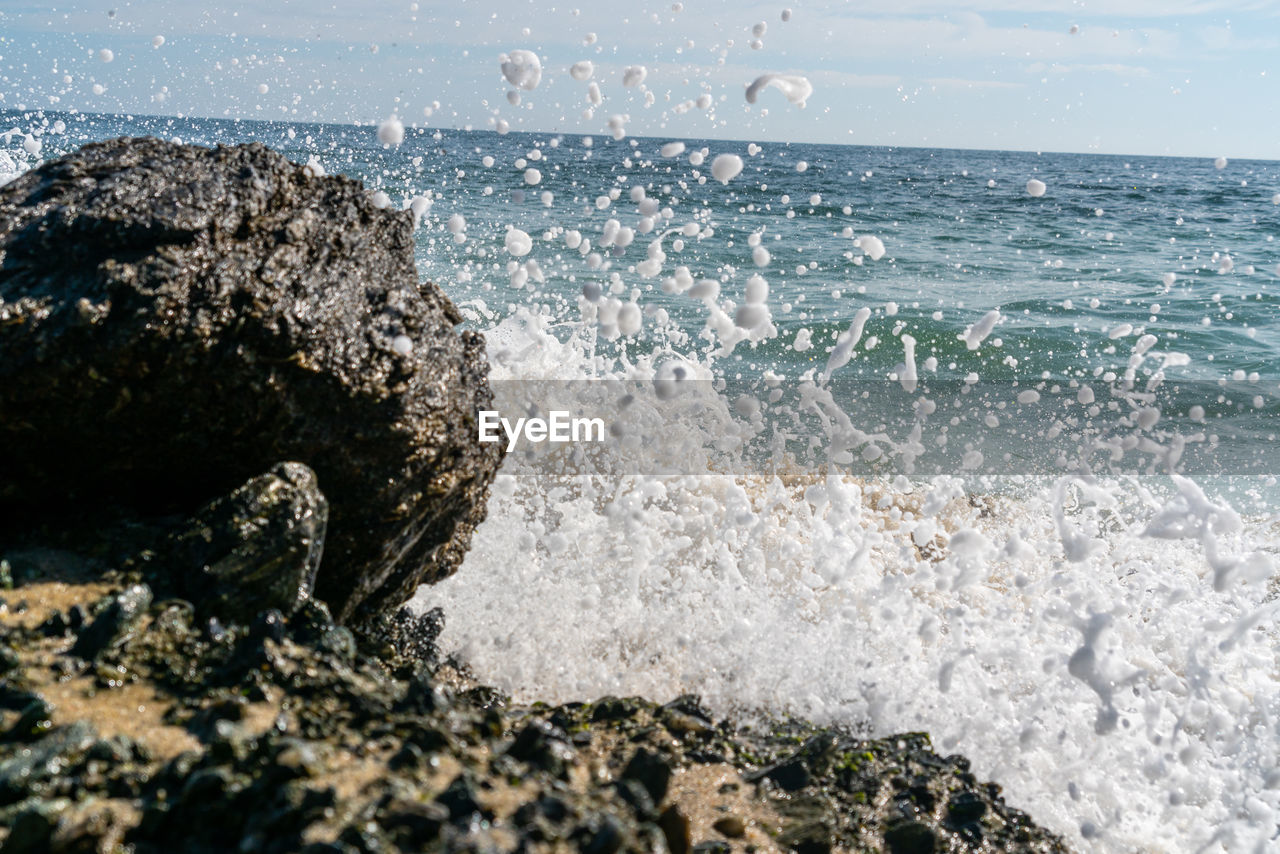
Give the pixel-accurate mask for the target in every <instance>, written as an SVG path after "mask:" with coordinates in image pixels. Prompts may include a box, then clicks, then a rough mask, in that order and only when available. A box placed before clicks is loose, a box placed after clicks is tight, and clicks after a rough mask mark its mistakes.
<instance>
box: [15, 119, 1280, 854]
mask: <svg viewBox="0 0 1280 854" xmlns="http://www.w3.org/2000/svg"><path fill="white" fill-rule="evenodd" d="M11 128H12V129H13V132H11V133H8V134H5V133H4V131H5V130H8V129H11ZM119 135H154V136H159V137H163V138H166V139H168V138H177V139H181V140H182V141H184V142H189V143H197V144H201V145H214V144H233V143H243V142H251V141H260V142H264V143H266V144H267V145H270V146H272V147H273V148H276V149H278V150H280V151H282V152H284V153H285V154H286V155H287V156H289V157H290V158H291V159H293V160H295V161H297V162H299V163H308V162H311V163H312V164H313V165H312V168H313V169H315V170H317V171H320V170H322V171H324V172H325V173H329V174H334V173H341V174H344V175H348V176H351V177H354V178H358V179H360V180H362V181H364V182H365V184H366V186H367V187H368V188H369V190H370V192H374V193H382V194H384V196H383V197H379V198H378V202H379V204H383V205H385V206H386V207H389V208H394V209H401V208H408V209H409V210H410V211H411V212H412V213H413V215H414V216H415V218H416V219H417V226H416V232H415V233H416V235H417V260H418V264H419V269H420V272H421V275H422V276H423V278H424V279H429V280H431V281H433V282H435V283H437V284H438V285H439V286H440V287H441V288H443V289H444V291H445V292H446V293H447V294H449V296H450V297H452V298H453V300H454V301H455V302H456V303H457V305H458V306H459V308H460V310H461V312H462V314H463V316H464V317H465V318H466V323H467V325H469V326H471V327H472V328H475V329H478V330H480V331H482V332H483V333H484V334H485V335H486V337H487V340H488V343H489V351H490V361H491V366H492V367H491V370H492V381H493V384H494V387H495V390H496V394H497V398H498V400H499V402H500V404H501V406H502V408H503V409H504V410H505V409H512V410H513V411H514V410H515V409H521V412H520V414H528V413H530V412H537V411H541V412H546V411H548V410H549V409H552V408H554V407H555V406H556V405H558V404H556V403H554V401H561V402H562V403H563V405H564V406H565V407H566V408H568V409H574V408H575V407H576V408H587V409H592V411H593V412H597V413H599V414H601V415H602V416H603V418H604V420H605V421H607V422H608V423H609V426H610V437H611V438H610V442H609V443H606V445H604V446H602V447H599V448H593V449H586V450H584V449H581V448H579V449H573V448H569V449H561V451H558V452H556V453H547V452H545V451H546V449H540V452H539V453H533V452H532V451H529V452H526V451H525V450H521V451H519V452H513V453H512V454H511V455H509V457H508V460H507V463H506V464H505V465H504V469H503V473H502V474H501V475H500V476H499V478H498V481H497V482H496V484H495V487H494V490H493V496H492V498H491V501H490V506H489V520H488V521H487V522H486V523H485V525H484V526H483V527H482V528H481V529H480V530H479V532H478V534H477V536H476V538H475V542H474V544H473V547H472V550H471V552H470V553H469V555H468V557H467V559H466V561H465V563H464V565H463V567H462V569H461V571H460V572H459V573H458V574H457V575H456V576H455V577H454V578H451V579H449V580H448V581H446V582H443V583H441V584H438V585H436V586H434V587H431V588H425V589H423V590H422V591H420V593H419V595H418V598H417V600H415V601H416V603H417V604H418V605H421V606H422V607H432V606H434V605H441V606H443V607H444V609H445V611H446V614H447V620H448V624H447V629H446V631H445V634H444V636H443V643H444V644H445V646H446V648H447V650H448V651H449V652H450V653H452V654H454V655H456V656H457V657H458V658H459V659H461V660H462V661H464V662H465V663H467V664H468V665H470V666H471V667H472V668H473V669H474V671H475V672H476V673H477V674H479V675H481V676H482V677H483V678H484V679H485V680H487V681H489V682H491V683H493V684H496V685H497V686H499V687H501V688H503V689H504V690H507V691H509V692H511V693H512V694H513V695H515V696H516V697H518V698H521V699H525V700H533V699H540V700H545V701H548V702H563V701H570V700H581V699H588V698H593V697H598V696H601V695H604V694H619V695H629V694H644V695H646V696H650V697H652V698H654V699H657V700H660V701H665V700H669V699H671V698H673V697H675V696H677V695H679V694H684V693H697V694H700V695H702V696H703V697H704V699H705V700H706V701H707V702H708V703H709V704H710V705H711V706H712V707H713V708H714V709H716V710H717V711H720V712H726V713H727V712H729V711H735V712H737V713H746V714H750V713H753V712H760V713H766V714H797V715H803V716H806V717H809V718H813V719H816V720H819V721H824V722H830V723H834V724H840V725H843V726H850V727H855V728H861V729H865V730H867V731H870V732H874V733H876V734H879V735H883V734H889V733H894V732H905V731H909V730H925V731H928V732H929V733H930V734H931V735H932V737H933V739H934V744H935V747H936V748H937V749H938V750H939V752H942V753H950V752H958V753H963V754H965V755H966V756H968V757H969V758H970V759H971V760H972V762H973V767H974V770H975V772H976V773H978V774H979V775H981V776H983V777H986V778H989V779H993V780H997V781H999V782H1000V783H1001V784H1003V785H1004V787H1005V791H1006V796H1007V798H1008V799H1009V801H1010V802H1011V803H1012V804H1014V805H1016V806H1018V807H1021V808H1023V809H1026V810H1028V811H1029V812H1030V813H1031V815H1032V816H1034V817H1035V819H1036V820H1037V821H1039V822H1042V823H1044V824H1045V825H1047V826H1048V827H1050V828H1052V829H1054V830H1056V831H1058V832H1060V833H1062V834H1064V835H1065V836H1066V837H1067V838H1068V840H1069V841H1070V842H1071V843H1072V844H1073V845H1075V846H1077V847H1079V848H1082V849H1084V850H1099V851H1132V850H1144V851H1186V850H1219V849H1229V850H1264V849H1267V848H1268V847H1270V846H1272V845H1274V844H1275V839H1276V837H1277V820H1278V819H1280V812H1277V811H1278V810H1280V771H1277V770H1276V769H1277V768H1280V669H1278V668H1277V658H1276V650H1277V632H1276V609H1277V605H1276V593H1275V584H1274V579H1273V576H1274V570H1275V555H1276V553H1277V551H1280V548H1278V545H1277V543H1278V540H1277V521H1278V520H1280V516H1278V515H1277V513H1276V511H1277V508H1278V505H1280V489H1278V488H1277V485H1276V475H1277V473H1280V465H1277V463H1278V462H1280V461H1278V460H1277V455H1276V454H1275V453H1274V450H1273V449H1274V447H1275V443H1276V435H1275V434H1276V432H1277V431H1278V430H1280V421H1278V420H1277V415H1278V414H1280V377H1278V376H1277V375H1276V372H1275V371H1274V370H1273V369H1272V367H1271V366H1272V365H1273V364H1275V362H1276V357H1277V351H1278V350H1280V325H1277V324H1276V323H1275V320H1276V313H1277V293H1276V289H1277V286H1278V285H1280V249H1278V248H1277V246H1276V244H1275V234H1276V233H1277V231H1280V163H1275V162H1264V161H1245V160H1237V159H1230V160H1224V159H1219V160H1217V161H1214V160H1212V159H1186V158H1169V157H1143V156H1130V157H1121V156H1098V155H1080V154H1055V153H1047V152H1046V153H1027V152H996V151H958V150H944V149H902V148H871V147H858V146H828V145H804V144H794V143H793V144H781V143H767V142H759V143H752V142H750V141H742V142H726V141H710V140H697V139H680V140H674V139H645V138H631V137H628V138H623V139H614V138H612V137H610V136H607V135H606V136H596V137H594V138H591V137H583V136H576V135H557V134H524V133H509V134H499V133H496V132H465V131H457V130H444V129H442V130H435V129H424V128H407V129H406V131H405V138H404V140H403V142H401V143H399V144H396V145H384V144H382V143H381V142H379V134H378V128H377V127H376V126H363V127H361V126H352V125H321V124H305V123H288V122H276V123H260V122H236V121H223V120H209V119H174V118H149V117H127V116H97V115H79V114H77V115H71V114H55V113H18V112H12V111H10V112H3V111H0V180H4V178H5V177H6V176H8V175H12V174H16V173H17V172H18V171H20V170H22V169H25V168H29V167H30V166H32V165H34V164H35V163H38V162H39V161H40V160H41V159H43V158H47V157H52V156H56V155H59V154H62V153H65V152H68V151H71V150H73V149H74V148H76V147H78V146H79V145H82V144H84V143H86V142H89V141H92V140H97V139H105V138H110V137H114V136H119ZM674 143H679V145H675V144H674ZM677 149H678V150H677ZM735 158H736V159H735ZM739 167H740V168H739ZM721 179H724V180H721ZM564 401H568V402H567V403H564ZM587 450H589V451H590V453H588V452H587Z"/></svg>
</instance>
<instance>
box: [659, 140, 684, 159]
mask: <svg viewBox="0 0 1280 854" xmlns="http://www.w3.org/2000/svg"><path fill="white" fill-rule="evenodd" d="M661 154H662V156H663V157H679V156H680V155H681V154H684V143H683V142H668V143H667V144H666V145H664V146H662V151H661Z"/></svg>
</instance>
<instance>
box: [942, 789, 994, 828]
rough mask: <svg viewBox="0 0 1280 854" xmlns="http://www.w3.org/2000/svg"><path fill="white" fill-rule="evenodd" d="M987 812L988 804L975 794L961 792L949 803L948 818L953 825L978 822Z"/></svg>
mask: <svg viewBox="0 0 1280 854" xmlns="http://www.w3.org/2000/svg"><path fill="white" fill-rule="evenodd" d="M986 812H987V804H986V802H985V801H983V800H982V798H981V797H979V796H978V795H977V794H975V793H973V792H960V793H959V794H957V795H956V796H955V797H953V798H952V799H951V800H950V801H948V802H947V818H948V819H950V820H951V823H952V824H969V823H970V822H974V821H978V820H979V819H981V818H982V817H983V816H984V815H986Z"/></svg>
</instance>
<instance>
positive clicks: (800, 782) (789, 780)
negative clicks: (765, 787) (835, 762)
mask: <svg viewBox="0 0 1280 854" xmlns="http://www.w3.org/2000/svg"><path fill="white" fill-rule="evenodd" d="M812 779H813V778H812V777H811V776H810V775H809V769H808V768H806V767H805V764H804V762H803V761H801V760H800V759H795V758H793V759H788V760H787V761H786V762H779V763H778V764H777V765H770V766H769V767H768V768H762V769H761V770H759V771H756V772H754V773H752V774H749V775H748V776H747V780H749V781H750V782H753V783H754V782H757V781H759V780H770V781H772V782H773V783H774V784H775V785H777V786H778V788H780V789H782V790H783V791H784V792H798V791H800V790H801V789H803V788H804V787H805V786H807V785H809V782H810V781H811V780H812Z"/></svg>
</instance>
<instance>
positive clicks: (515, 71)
mask: <svg viewBox="0 0 1280 854" xmlns="http://www.w3.org/2000/svg"><path fill="white" fill-rule="evenodd" d="M498 64H499V67H500V68H501V69H502V76H503V77H505V78H507V82H508V83H510V84H511V85H512V86H515V87H516V88H518V89H526V90H532V89H536V88H538V84H539V83H541V82H542V60H540V59H539V58H538V55H537V54H536V53H534V52H533V51H531V50H524V49H519V50H513V51H511V52H510V53H504V54H501V55H499V57H498Z"/></svg>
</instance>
